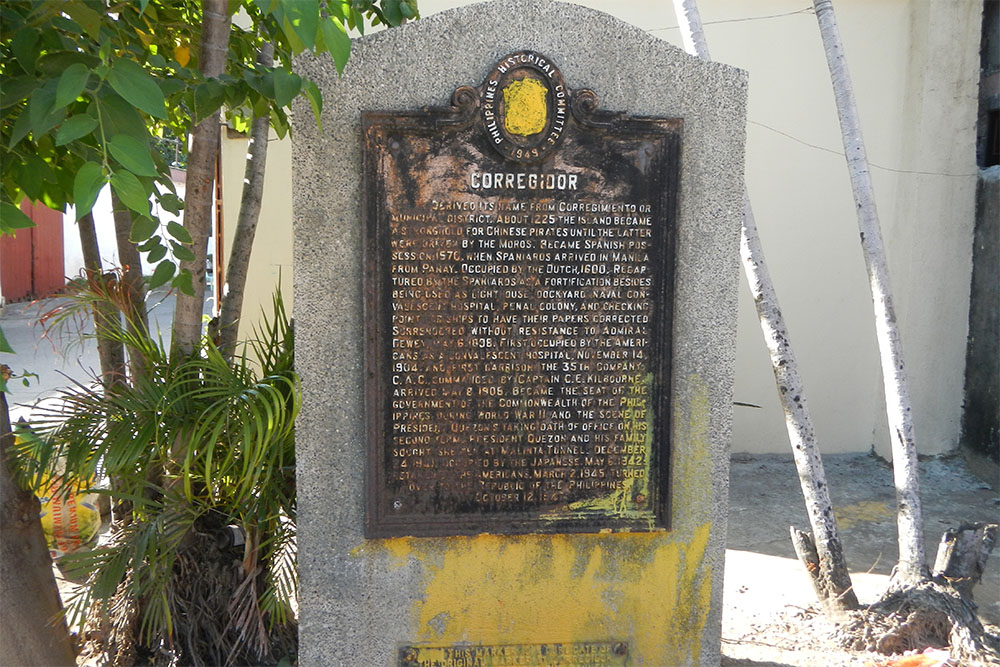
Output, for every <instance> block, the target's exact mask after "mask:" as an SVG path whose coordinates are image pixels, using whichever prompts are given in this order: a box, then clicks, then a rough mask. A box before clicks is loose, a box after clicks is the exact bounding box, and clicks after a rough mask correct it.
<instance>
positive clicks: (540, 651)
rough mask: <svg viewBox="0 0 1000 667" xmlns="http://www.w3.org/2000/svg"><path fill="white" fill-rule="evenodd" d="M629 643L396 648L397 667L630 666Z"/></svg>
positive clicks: (460, 645)
mask: <svg viewBox="0 0 1000 667" xmlns="http://www.w3.org/2000/svg"><path fill="white" fill-rule="evenodd" d="M628 649H629V646H628V642H624V641H604V642H567V643H562V644H555V643H550V644H456V645H452V646H424V645H420V644H414V645H412V646H402V647H400V649H399V659H398V660H397V662H396V664H397V665H398V667H571V666H575V667H598V666H603V667H617V666H624V665H627V664H629V662H628V654H629V650H628Z"/></svg>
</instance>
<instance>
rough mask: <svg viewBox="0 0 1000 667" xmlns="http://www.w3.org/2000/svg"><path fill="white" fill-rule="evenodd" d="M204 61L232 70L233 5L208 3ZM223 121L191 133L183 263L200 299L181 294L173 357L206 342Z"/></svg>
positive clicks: (213, 68) (210, 73) (211, 68)
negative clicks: (187, 255) (189, 256)
mask: <svg viewBox="0 0 1000 667" xmlns="http://www.w3.org/2000/svg"><path fill="white" fill-rule="evenodd" d="M202 12H203V23H202V30H201V50H200V52H199V54H200V55H199V58H200V60H199V62H200V63H201V73H202V74H203V75H205V77H206V78H215V77H218V76H219V75H220V74H222V73H223V72H224V71H225V68H226V53H227V51H228V49H229V26H230V16H229V11H228V3H227V0H204V2H203V3H202ZM219 122H220V116H219V112H218V111H217V112H215V113H214V114H212V115H211V116H208V117H207V118H205V119H204V120H202V121H201V122H200V123H198V124H197V125H196V126H195V128H194V130H193V131H192V132H191V152H190V153H189V155H188V166H187V193H186V195H185V197H184V227H185V229H187V231H188V234H190V235H191V240H192V244H191V251H192V252H193V253H194V259H193V260H190V261H182V262H180V267H179V268H180V270H182V271H184V270H186V271H189V272H190V273H191V283H192V285H193V287H194V294H193V295H188V294H184V293H183V292H181V293H179V294H178V295H177V303H176V306H175V308H174V323H173V333H172V339H171V344H170V352H171V355H172V356H178V355H180V356H188V355H190V354H191V353H192V352H193V351H194V350H195V348H196V347H197V345H198V341H199V339H200V338H201V315H202V311H203V310H204V303H205V262H206V259H207V255H208V247H207V244H208V237H209V236H210V232H211V228H212V202H213V197H212V193H213V185H214V183H215V163H216V160H218V156H219V140H220V126H219Z"/></svg>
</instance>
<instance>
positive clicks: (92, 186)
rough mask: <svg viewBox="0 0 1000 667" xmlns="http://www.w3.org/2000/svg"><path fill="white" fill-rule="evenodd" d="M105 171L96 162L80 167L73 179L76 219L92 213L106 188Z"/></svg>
mask: <svg viewBox="0 0 1000 667" xmlns="http://www.w3.org/2000/svg"><path fill="white" fill-rule="evenodd" d="M104 183H105V181H104V171H103V170H102V169H101V165H99V164H97V163H96V162H88V163H86V164H84V165H83V166H82V167H80V169H79V171H77V172H76V178H75V179H73V203H74V204H75V205H76V219H77V220H79V219H80V218H81V217H82V216H84V215H86V214H87V213H90V210H91V209H92V208H94V202H95V201H97V195H99V194H101V188H103V187H104Z"/></svg>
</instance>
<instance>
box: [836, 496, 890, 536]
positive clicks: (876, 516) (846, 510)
mask: <svg viewBox="0 0 1000 667" xmlns="http://www.w3.org/2000/svg"><path fill="white" fill-rule="evenodd" d="M833 513H834V516H836V518H837V527H838V528H840V529H842V530H847V529H848V528H850V527H851V526H854V525H856V524H858V523H877V522H879V521H885V520H892V519H893V512H892V509H891V508H890V507H889V503H887V502H885V501H878V500H863V501H861V502H858V503H853V504H851V505H844V506H843V507H835V508H834V510H833Z"/></svg>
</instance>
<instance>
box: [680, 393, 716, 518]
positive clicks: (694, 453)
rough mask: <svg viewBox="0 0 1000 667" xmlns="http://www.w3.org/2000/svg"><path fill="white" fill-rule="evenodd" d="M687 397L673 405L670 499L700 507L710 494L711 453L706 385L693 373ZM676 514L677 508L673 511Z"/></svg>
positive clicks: (684, 505)
mask: <svg viewBox="0 0 1000 667" xmlns="http://www.w3.org/2000/svg"><path fill="white" fill-rule="evenodd" d="M689 385H690V387H691V389H690V397H689V398H688V400H687V401H677V404H676V406H675V409H674V437H673V444H672V447H673V466H672V467H673V486H674V488H673V494H674V495H673V503H674V507H675V508H694V507H700V506H701V505H703V504H704V503H705V502H708V499H710V498H711V497H712V476H713V472H712V455H711V450H710V446H709V439H708V433H709V423H710V420H711V409H710V402H709V392H708V386H707V385H706V384H705V382H704V381H703V380H701V378H699V377H698V376H697V375H692V376H691V377H690V378H689ZM674 514H675V516H677V514H678V512H676V511H675V512H674Z"/></svg>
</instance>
